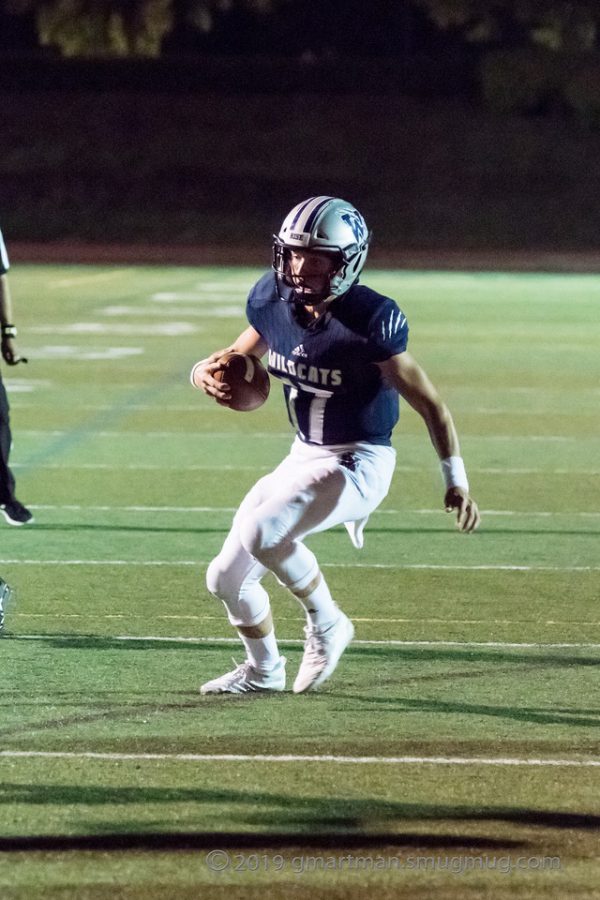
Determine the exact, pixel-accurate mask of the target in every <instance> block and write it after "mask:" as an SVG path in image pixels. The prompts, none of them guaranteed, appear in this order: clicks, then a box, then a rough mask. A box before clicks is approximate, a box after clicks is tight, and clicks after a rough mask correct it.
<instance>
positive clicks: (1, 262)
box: [0, 231, 9, 275]
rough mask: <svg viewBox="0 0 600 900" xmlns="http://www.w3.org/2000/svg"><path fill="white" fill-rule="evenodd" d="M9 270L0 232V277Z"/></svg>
mask: <svg viewBox="0 0 600 900" xmlns="http://www.w3.org/2000/svg"><path fill="white" fill-rule="evenodd" d="M8 270H9V262H8V253H7V252H6V247H5V246H4V239H3V237H2V232H1V231H0V275H5V274H6V272H8Z"/></svg>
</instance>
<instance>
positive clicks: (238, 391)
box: [214, 353, 271, 412]
mask: <svg viewBox="0 0 600 900" xmlns="http://www.w3.org/2000/svg"><path fill="white" fill-rule="evenodd" d="M219 363H220V365H222V366H223V368H222V369H219V370H218V371H217V372H215V374H214V378H215V380H216V381H223V382H224V383H225V384H228V385H229V387H230V388H231V400H230V402H229V404H228V406H229V408H230V409H235V410H237V411H238V412H250V410H252V409H258V407H259V406H262V405H263V403H264V402H265V400H266V399H267V397H268V396H269V391H270V389H271V382H270V381H269V375H268V372H267V370H266V369H265V367H264V366H263V364H262V363H261V361H260V359H258V357H256V356H248V355H246V354H245V353H226V354H225V355H224V356H222V357H221V359H220V360H219Z"/></svg>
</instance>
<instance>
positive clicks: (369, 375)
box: [247, 272, 408, 444]
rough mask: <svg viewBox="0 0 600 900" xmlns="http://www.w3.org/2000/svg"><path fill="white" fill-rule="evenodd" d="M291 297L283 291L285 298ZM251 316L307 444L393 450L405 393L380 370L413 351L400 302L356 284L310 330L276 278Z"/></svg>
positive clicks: (268, 278) (257, 288) (251, 307)
mask: <svg viewBox="0 0 600 900" xmlns="http://www.w3.org/2000/svg"><path fill="white" fill-rule="evenodd" d="M290 294H291V291H290V290H289V289H287V288H284V289H283V297H285V298H288V297H289V296H290ZM247 316H248V321H249V322H250V324H251V325H252V327H253V328H255V329H256V331H258V332H259V334H261V335H262V337H263V338H264V339H265V341H266V342H267V344H268V345H269V373H270V374H271V375H272V376H275V377H276V378H279V379H281V381H283V389H284V393H285V400H286V404H287V409H288V415H289V418H290V422H291V423H292V425H293V426H294V427H295V428H296V429H297V432H298V436H299V437H300V438H301V439H302V440H303V441H305V442H307V443H310V444H346V443H353V442H356V441H368V442H369V443H371V444H390V442H391V434H392V429H393V427H394V425H395V424H396V422H397V421H398V414H399V408H398V392H397V391H396V390H395V389H394V388H392V387H390V386H389V385H387V384H386V383H385V382H384V380H383V379H382V377H381V372H380V370H379V368H378V367H377V366H376V365H374V363H377V362H383V361H384V360H386V359H389V358H390V356H394V355H395V354H396V353H402V351H403V350H405V349H406V343H407V339H408V325H407V322H406V316H405V315H404V314H403V313H402V311H401V310H400V309H399V308H398V306H397V305H396V303H395V302H394V301H393V300H390V298H389V297H384V296H383V295H382V294H378V293H377V292H376V291H373V290H371V289H370V288H368V287H364V286H363V285H361V284H355V285H354V286H353V287H351V288H350V290H349V291H348V292H347V293H346V294H344V296H343V297H340V298H339V299H336V300H334V301H332V303H331V305H330V307H329V310H328V312H327V313H326V314H325V315H324V316H322V317H321V318H320V319H315V320H314V322H311V323H310V324H309V325H306V324H303V322H302V321H301V319H300V317H299V316H298V312H297V310H296V308H295V304H294V303H293V302H287V301H286V299H281V298H280V295H279V291H278V288H277V282H276V278H275V274H274V273H273V272H269V273H267V274H266V275H264V276H263V277H262V278H261V279H260V281H258V282H257V284H255V285H254V287H253V288H252V290H251V291H250V295H249V297H248V304H247Z"/></svg>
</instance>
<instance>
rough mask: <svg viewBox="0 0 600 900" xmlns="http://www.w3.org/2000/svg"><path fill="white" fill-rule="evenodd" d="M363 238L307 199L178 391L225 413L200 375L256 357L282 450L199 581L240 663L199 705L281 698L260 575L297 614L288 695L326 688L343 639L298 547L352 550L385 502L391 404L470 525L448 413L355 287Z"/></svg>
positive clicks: (373, 301) (310, 561)
mask: <svg viewBox="0 0 600 900" xmlns="http://www.w3.org/2000/svg"><path fill="white" fill-rule="evenodd" d="M369 241H370V234H369V230H368V228H367V225H366V223H365V220H364V219H363V217H362V215H361V214H360V212H358V210H357V209H355V208H354V207H353V206H352V204H350V203H347V202H346V201H344V200H340V199H337V198H334V197H325V196H323V197H311V198H310V199H308V200H305V201H304V202H302V203H299V204H298V205H297V206H295V207H294V208H293V209H292V210H291V212H290V213H289V214H288V215H287V216H286V218H285V219H284V221H283V224H282V226H281V229H280V231H279V233H278V234H277V235H275V236H274V242H273V266H272V271H270V272H268V273H267V274H265V275H264V276H263V277H262V278H261V279H260V280H259V281H258V282H257V284H255V285H254V287H253V288H252V290H251V291H250V294H249V297H248V303H247V316H248V321H249V325H248V327H247V328H246V329H245V330H244V331H243V332H242V334H240V335H239V337H238V338H236V340H235V341H234V342H233V344H231V346H230V347H227V348H224V349H222V350H218V351H216V352H215V353H213V354H211V356H209V357H208V359H206V360H203V361H202V362H201V363H200V364H196V366H195V367H194V370H193V376H192V379H193V381H192V383H193V384H194V385H195V386H196V387H198V388H200V389H201V390H203V391H204V392H205V393H206V394H208V395H209V396H211V397H213V398H214V399H215V400H216V401H217V402H218V403H221V404H224V405H227V402H228V399H229V397H230V393H229V389H228V385H227V384H226V383H222V382H220V381H217V380H216V379H215V377H214V375H215V372H216V371H217V370H218V369H219V362H218V360H219V358H220V357H221V356H222V355H223V354H224V353H225V352H227V351H230V350H233V351H237V352H240V353H247V354H252V355H254V356H257V357H263V356H265V354H268V368H269V372H270V374H271V376H273V377H275V378H278V379H280V380H281V382H282V384H283V392H284V395H285V401H286V404H287V410H288V416H289V419H290V422H291V424H292V426H293V428H294V429H295V431H296V438H295V440H294V442H293V445H292V448H291V451H290V453H289V455H288V456H287V457H286V459H284V460H283V462H282V463H281V464H280V465H279V466H278V467H277V468H276V469H275V470H274V471H273V472H272V473H270V474H269V475H266V476H265V477H264V478H261V479H260V481H258V483H257V484H256V485H255V486H254V487H253V488H252V489H251V490H250V492H249V493H248V494H247V496H246V497H245V498H244V499H243V501H242V503H241V505H240V507H239V509H238V511H237V513H236V515H235V517H234V519H233V524H232V527H231V531H230V532H229V534H228V536H227V538H226V540H225V543H224V545H223V548H222V550H221V552H220V553H219V555H218V556H217V557H216V558H215V559H214V560H213V561H212V562H211V563H210V565H209V567H208V572H207V585H208V589H209V591H210V592H211V593H212V594H214V595H215V596H216V597H218V598H220V599H221V600H222V601H223V603H224V604H225V607H226V609H227V614H228V617H229V621H230V622H231V624H232V625H234V626H235V627H236V628H237V629H238V632H239V635H240V637H241V640H242V642H243V644H244V646H245V649H246V660H245V661H244V662H243V663H242V664H241V665H240V666H238V667H237V668H236V669H234V670H233V671H231V672H227V673H226V674H224V675H222V676H220V677H218V678H215V679H214V680H213V681H209V682H207V683H206V684H204V685H202V687H201V689H200V690H201V692H202V693H203V694H215V693H219V694H221V693H233V694H239V693H246V692H251V691H282V690H284V688H285V663H286V660H285V658H284V657H283V656H281V655H280V653H279V650H278V646H277V641H276V638H275V632H274V627H273V618H272V615H271V609H270V605H269V597H268V595H267V592H266V591H265V589H264V587H263V586H262V584H261V579H262V578H263V576H264V575H265V573H266V572H267V571H271V572H273V573H274V575H275V576H276V578H277V579H278V581H279V582H280V583H281V584H283V585H285V586H286V587H287V588H288V589H289V590H290V591H291V593H292V594H293V595H294V596H295V597H296V598H297V600H298V601H299V602H300V603H301V604H302V606H303V607H304V609H305V612H306V617H307V623H306V627H305V635H306V640H305V644H304V654H303V658H302V662H301V665H300V669H299V671H298V674H297V676H296V679H295V681H294V685H293V690H294V692H295V693H302V692H304V691H308V690H314V689H315V688H318V687H319V685H321V684H323V682H324V681H326V680H327V679H328V678H329V677H330V676H331V674H332V673H333V671H334V670H335V668H336V666H337V664H338V661H339V659H340V657H341V655H342V653H343V652H344V650H345V649H346V647H347V646H348V644H349V643H350V641H351V640H352V637H353V634H354V628H353V625H352V622H351V621H350V619H349V618H348V617H347V616H346V615H345V613H343V612H342V611H341V609H340V608H339V607H338V606H337V604H336V603H335V601H334V600H333V598H332V596H331V592H330V590H329V587H328V585H327V582H326V580H325V578H324V577H323V573H322V571H321V569H320V568H319V564H318V562H317V560H316V558H315V556H314V554H313V553H312V551H311V550H309V549H308V547H307V546H306V545H305V544H304V542H303V541H304V538H305V537H306V536H307V535H309V534H313V533H315V532H318V531H324V530H326V529H328V528H332V527H334V526H335V525H339V524H341V523H344V524H345V525H346V528H347V529H348V532H349V535H350V538H351V540H352V542H353V544H354V546H355V547H357V548H359V547H362V544H363V529H364V527H365V524H366V522H367V519H368V517H369V515H370V514H371V513H372V512H373V510H374V509H375V508H376V507H377V506H379V504H380V503H381V501H382V500H383V499H384V497H385V496H386V494H387V492H388V489H389V486H390V482H391V479H392V474H393V471H394V465H395V456H396V455H395V451H394V450H393V449H392V447H391V434H392V429H393V428H394V426H395V424H396V422H397V421H398V415H399V402H398V397H399V395H400V396H401V397H403V398H404V399H405V400H406V401H407V402H408V403H409V404H410V405H411V406H412V407H413V408H414V409H415V410H416V411H417V412H418V413H419V414H420V415H421V416H422V418H423V420H424V422H425V425H426V427H427V429H428V432H429V436H430V438H431V442H432V444H433V446H434V448H435V451H436V453H437V455H438V457H439V460H440V466H441V470H442V476H443V479H444V506H445V508H446V510H448V511H451V510H454V511H455V512H456V523H457V526H458V528H459V530H460V531H462V532H467V533H468V532H472V531H473V530H474V529H475V528H477V526H478V525H479V511H478V509H477V504H476V502H475V501H474V500H473V498H472V497H471V496H470V494H469V485H468V482H467V475H466V472H465V466H464V464H463V460H462V458H461V455H460V449H459V443H458V438H457V434H456V429H455V427H454V424H453V421H452V417H451V415H450V412H449V410H448V408H447V406H446V405H445V403H444V402H443V401H442V400H441V398H440V396H439V394H438V392H437V390H436V389H435V387H434V386H433V384H432V383H431V381H430V380H429V378H428V377H427V375H426V373H425V372H424V371H423V369H422V368H421V367H420V366H419V364H418V363H417V362H416V360H415V359H414V358H413V357H412V356H411V355H410V353H408V351H407V349H406V346H407V339H408V324H407V321H406V316H405V315H404V313H403V312H402V311H401V310H400V309H399V308H398V306H397V305H396V303H395V302H394V301H393V300H391V299H390V298H389V297H385V296H382V295H381V294H378V293H376V292H375V291H373V290H371V289H370V288H368V287H366V286H364V285H362V284H360V283H359V276H360V273H361V271H362V268H363V266H364V264H365V260H366V258H367V252H368V247H369Z"/></svg>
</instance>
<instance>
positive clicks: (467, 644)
mask: <svg viewBox="0 0 600 900" xmlns="http://www.w3.org/2000/svg"><path fill="white" fill-rule="evenodd" d="M107 618H108V617H107ZM353 621H355V622H356V621H360V620H358V619H354V620H353ZM86 637H88V635H86ZM18 638H19V640H23V641H46V640H52V639H57V638H58V639H59V640H61V641H65V642H68V641H80V640H81V635H79V634H59V633H55V634H51V633H50V634H19V635H18ZM97 638H98V640H103V639H106V640H111V641H124V642H128V641H131V642H133V643H143V642H144V641H158V642H161V643H166V644H234V645H239V643H240V641H239V638H235V637H180V636H179V635H176V636H172V637H167V636H165V635H132V634H115V635H104V634H100V635H97ZM277 640H278V643H280V644H286V645H297V646H299V647H301V646H303V644H304V641H303V640H301V639H300V638H278V639H277ZM370 645H376V646H381V647H455V648H462V649H464V648H466V649H471V648H472V649H478V650H482V649H486V650H488V649H489V650H600V644H597V643H596V644H593V643H565V642H563V643H515V642H512V641H396V640H385V641H367V640H354V641H352V646H353V647H355V646H359V647H360V646H370Z"/></svg>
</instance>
